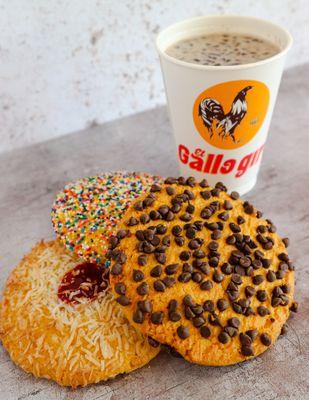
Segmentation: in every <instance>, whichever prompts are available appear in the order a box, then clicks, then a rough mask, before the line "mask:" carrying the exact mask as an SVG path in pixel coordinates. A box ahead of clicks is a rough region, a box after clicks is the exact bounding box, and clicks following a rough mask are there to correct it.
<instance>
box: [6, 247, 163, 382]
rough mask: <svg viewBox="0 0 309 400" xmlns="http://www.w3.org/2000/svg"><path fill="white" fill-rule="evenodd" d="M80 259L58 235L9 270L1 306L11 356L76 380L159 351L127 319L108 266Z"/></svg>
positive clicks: (102, 375)
mask: <svg viewBox="0 0 309 400" xmlns="http://www.w3.org/2000/svg"><path fill="white" fill-rule="evenodd" d="M80 262H81V261H80V259H78V258H77V256H75V255H74V254H71V253H68V252H67V251H66V249H65V248H64V247H63V246H62V244H60V243H59V242H58V241H51V242H47V243H44V242H41V243H39V244H37V245H36V246H35V247H34V248H33V250H32V251H31V252H30V254H28V255H27V256H25V257H24V259H23V260H22V261H21V263H20V264H19V265H18V267H17V268H16V269H15V270H14V271H13V272H12V274H11V276H10V277H9V279H8V282H7V284H6V287H5V291H4V296H3V299H2V303H1V308H0V339H1V341H2V343H3V346H4V347H5V348H6V349H7V351H8V352H9V354H10V356H11V358H12V360H13V361H14V362H15V363H16V364H17V365H19V366H20V367H21V368H23V369H24V370H25V371H27V372H31V373H32V374H33V375H35V376H36V377H42V378H47V379H52V380H54V381H56V382H58V383H59V384H60V385H63V386H72V387H77V386H79V385H81V386H85V385H87V384H90V383H94V382H99V381H102V380H106V379H109V378H112V377H114V376H116V375H118V374H121V373H125V372H130V371H132V370H134V369H136V368H140V367H142V366H143V365H145V364H147V363H148V362H149V361H150V360H151V359H152V358H153V357H155V356H156V354H157V353H158V351H159V349H158V348H153V347H152V346H150V345H149V343H148V340H147V339H145V337H144V336H143V335H142V334H141V333H139V332H138V331H137V330H135V329H134V328H133V327H132V326H130V325H129V323H128V321H127V319H126V318H125V317H124V315H123V313H122V310H121V309H120V307H119V305H117V303H116V302H115V301H114V299H113V296H112V294H111V293H110V291H108V270H107V269H106V268H103V267H98V266H96V265H94V264H89V263H87V265H86V264H85V263H84V264H80Z"/></svg>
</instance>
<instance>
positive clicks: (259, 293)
mask: <svg viewBox="0 0 309 400" xmlns="http://www.w3.org/2000/svg"><path fill="white" fill-rule="evenodd" d="M256 297H257V299H258V300H259V301H266V300H267V293H266V291H265V290H258V291H257V293H256Z"/></svg>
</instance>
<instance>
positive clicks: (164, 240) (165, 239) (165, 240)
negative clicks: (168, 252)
mask: <svg viewBox="0 0 309 400" xmlns="http://www.w3.org/2000/svg"><path fill="white" fill-rule="evenodd" d="M161 242H162V244H163V245H164V246H167V247H169V246H170V245H171V238H170V236H169V235H166V236H164V237H163V238H162V241H161Z"/></svg>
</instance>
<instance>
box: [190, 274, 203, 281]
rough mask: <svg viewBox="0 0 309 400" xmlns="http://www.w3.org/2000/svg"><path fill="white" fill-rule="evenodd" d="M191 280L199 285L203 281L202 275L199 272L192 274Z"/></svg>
mask: <svg viewBox="0 0 309 400" xmlns="http://www.w3.org/2000/svg"><path fill="white" fill-rule="evenodd" d="M192 280H193V282H196V283H200V282H201V281H202V280H203V275H202V274H200V273H199V272H194V273H193V274H192Z"/></svg>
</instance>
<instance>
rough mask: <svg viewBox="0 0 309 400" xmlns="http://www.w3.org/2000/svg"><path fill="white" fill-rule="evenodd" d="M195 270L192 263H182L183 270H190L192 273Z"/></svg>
mask: <svg viewBox="0 0 309 400" xmlns="http://www.w3.org/2000/svg"><path fill="white" fill-rule="evenodd" d="M193 271H194V269H193V267H192V265H190V264H189V263H184V264H183V265H182V272H189V273H190V274H192V273H193Z"/></svg>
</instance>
